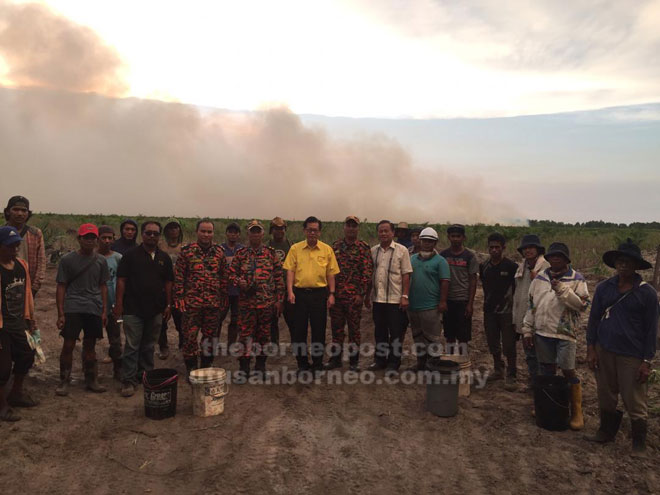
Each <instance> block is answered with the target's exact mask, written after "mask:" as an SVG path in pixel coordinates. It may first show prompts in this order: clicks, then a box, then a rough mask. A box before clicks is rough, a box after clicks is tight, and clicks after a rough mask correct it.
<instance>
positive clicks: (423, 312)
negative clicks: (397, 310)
mask: <svg viewBox="0 0 660 495" xmlns="http://www.w3.org/2000/svg"><path fill="white" fill-rule="evenodd" d="M419 240H420V243H421V244H420V251H419V252H418V253H416V254H413V255H412V256H411V257H410V263H411V264H412V268H413V272H412V276H411V279H410V306H408V315H409V317H410V328H411V329H412V335H413V339H414V340H415V354H416V355H417V366H414V367H413V368H412V369H411V370H412V371H424V370H425V369H426V361H427V358H428V351H429V346H430V345H432V344H437V343H439V342H440V341H441V339H442V320H441V318H442V314H443V313H444V312H445V311H447V294H448V293H449V280H450V278H451V275H450V272H449V264H448V263H447V260H446V259H444V258H443V257H442V256H440V255H439V254H438V253H437V252H436V251H435V246H436V244H437V243H438V233H437V232H436V231H435V229H432V228H431V227H426V228H425V229H423V230H422V231H421V232H420V234H419Z"/></svg>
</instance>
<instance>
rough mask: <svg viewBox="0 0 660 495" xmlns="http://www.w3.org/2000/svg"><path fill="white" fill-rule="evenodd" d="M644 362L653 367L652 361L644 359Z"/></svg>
mask: <svg viewBox="0 0 660 495" xmlns="http://www.w3.org/2000/svg"><path fill="white" fill-rule="evenodd" d="M642 362H643V363H646V364H648V365H649V366H651V360H650V359H642Z"/></svg>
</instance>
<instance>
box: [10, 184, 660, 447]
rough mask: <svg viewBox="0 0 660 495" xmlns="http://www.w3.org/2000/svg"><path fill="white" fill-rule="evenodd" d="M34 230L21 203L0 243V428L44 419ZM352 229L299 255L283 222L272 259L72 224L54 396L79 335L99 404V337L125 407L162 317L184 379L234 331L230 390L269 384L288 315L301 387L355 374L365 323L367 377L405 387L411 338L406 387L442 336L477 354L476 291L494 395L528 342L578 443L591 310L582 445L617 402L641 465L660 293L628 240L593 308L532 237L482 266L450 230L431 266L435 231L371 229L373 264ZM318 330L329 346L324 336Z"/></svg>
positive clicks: (560, 261) (250, 251)
mask: <svg viewBox="0 0 660 495" xmlns="http://www.w3.org/2000/svg"><path fill="white" fill-rule="evenodd" d="M30 215H31V212H30V210H29V202H28V200H27V199H26V198H24V197H22V196H15V197H13V198H11V199H10V200H9V203H8V205H7V208H6V209H5V218H6V219H7V223H8V224H7V226H4V227H2V228H0V274H1V275H2V299H1V302H0V304H1V306H2V319H0V346H1V347H0V418H1V419H2V420H6V421H14V420H17V419H19V417H18V415H17V414H16V413H15V412H14V410H13V409H12V408H11V407H33V406H35V405H37V401H35V400H34V399H32V398H31V397H30V396H29V394H27V393H26V392H25V391H24V390H23V387H22V384H23V379H24V377H25V375H26V374H27V372H28V370H29V368H30V366H31V365H32V360H33V359H34V358H33V351H32V350H31V349H30V347H29V342H28V337H27V336H28V335H29V333H30V331H31V330H32V329H34V328H35V323H34V296H36V294H37V292H38V290H39V287H40V286H41V284H42V283H43V279H44V274H45V251H44V247H43V236H42V235H41V232H40V231H39V230H38V229H36V228H34V227H30V226H28V225H27V221H28V219H29V217H30ZM360 223H361V222H360V219H359V218H358V217H356V216H348V217H346V219H345V221H344V227H343V228H344V236H343V238H342V239H339V240H337V241H335V242H334V243H333V244H332V245H328V244H325V243H324V242H322V241H321V240H320V237H321V232H322V228H323V224H322V222H321V220H319V219H318V218H316V217H313V216H312V217H308V218H307V219H306V220H305V221H304V222H303V232H304V235H305V239H304V240H302V241H300V242H297V243H293V244H292V243H290V242H289V241H288V239H287V238H286V227H287V225H286V222H285V221H284V220H283V219H281V218H280V217H276V218H274V219H273V220H272V221H271V223H270V229H269V233H270V235H271V239H270V240H269V242H268V243H265V242H264V236H265V228H264V226H263V225H262V224H261V222H259V221H258V220H253V221H251V222H249V223H248V225H247V244H246V245H242V244H241V243H240V233H241V228H240V226H239V225H238V224H236V223H231V224H230V225H228V226H227V228H226V232H225V233H226V237H227V239H226V242H225V243H222V244H217V243H216V242H215V241H214V236H215V225H214V223H213V222H212V221H211V220H209V219H202V220H200V221H199V222H197V225H196V229H195V230H196V237H197V238H196V241H195V242H192V243H190V244H186V245H183V243H182V240H183V235H182V234H183V231H182V228H181V225H180V224H179V223H178V222H177V221H175V220H172V221H170V222H168V223H167V224H166V225H165V227H164V228H163V227H162V226H161V224H160V223H159V222H156V221H146V222H144V223H142V224H141V225H139V226H138V224H137V223H136V222H134V221H132V220H126V221H124V222H122V224H121V226H120V237H119V238H117V239H116V238H115V232H114V229H113V228H112V227H110V226H107V225H104V226H100V227H97V226H95V225H93V224H83V225H81V226H80V227H79V229H78V243H79V249H78V250H76V251H73V252H71V253H68V254H67V255H65V256H64V257H63V258H62V259H61V261H60V263H59V266H58V271H57V277H56V281H57V292H56V303H57V311H58V319H57V327H58V329H59V330H60V335H61V336H62V338H63V346H62V351H61V354H60V383H59V385H58V387H57V388H56V394H57V395H62V396H65V395H67V394H68V393H69V387H70V381H71V368H72V361H73V351H74V349H75V346H76V342H77V341H78V340H79V338H80V335H81V333H82V334H83V340H82V361H83V370H84V375H85V386H86V388H87V389H88V390H90V391H92V392H97V393H101V392H104V391H105V390H106V389H105V387H104V386H102V385H101V384H100V383H99V381H98V364H97V358H96V351H95V346H96V341H97V340H98V339H100V338H102V337H103V328H105V329H106V332H107V335H108V340H109V344H110V349H109V356H108V359H109V361H111V362H112V363H113V368H114V373H113V374H114V377H115V378H116V379H117V380H119V381H120V382H121V384H122V385H121V395H122V396H125V397H130V396H132V395H133V394H134V393H135V390H136V386H137V385H138V384H139V382H140V380H141V376H142V373H143V372H144V371H147V370H151V369H152V368H153V367H154V354H155V347H156V345H157V344H158V346H159V353H158V355H159V357H160V358H162V359H164V358H166V357H167V356H168V354H169V345H168V342H167V322H168V320H169V319H170V317H171V318H172V319H173V320H174V323H175V326H176V329H177V331H178V333H179V348H180V349H181V351H182V354H183V358H184V362H185V366H186V370H187V372H188V373H190V372H191V371H192V370H194V369H196V368H199V367H210V366H211V365H212V364H213V361H214V358H215V356H216V355H217V353H218V349H221V348H222V347H219V345H218V343H219V341H220V330H221V327H222V323H223V321H224V320H225V319H226V317H227V316H228V315H229V314H231V316H230V322H229V325H228V336H227V345H228V346H229V349H232V348H234V349H236V354H237V356H238V360H239V371H238V372H237V373H236V374H235V379H236V381H238V382H239V383H240V382H241V381H242V382H245V381H247V379H248V377H250V376H252V375H256V376H260V377H262V378H265V376H266V375H265V374H266V360H267V353H266V352H265V351H266V348H267V347H268V346H269V345H270V344H271V343H274V344H278V343H279V317H280V316H281V315H284V319H285V321H286V324H287V326H288V328H289V330H290V333H291V343H292V348H293V354H294V356H295V358H296V362H297V365H298V371H299V373H309V372H311V373H320V372H322V371H323V370H333V369H337V368H341V367H342V366H343V362H344V357H345V354H347V357H348V363H349V370H351V371H353V372H358V371H360V367H359V361H360V347H361V335H360V319H361V315H362V307H363V306H365V307H367V308H368V309H370V310H371V312H372V316H373V321H374V327H375V331H374V333H375V344H376V346H375V353H374V360H373V363H371V364H370V366H369V367H368V369H369V370H371V371H378V370H385V373H397V372H398V370H399V368H400V365H401V357H402V343H403V340H404V338H405V333H406V329H407V328H408V326H410V328H411V330H412V337H413V340H414V344H415V345H414V349H415V354H416V358H417V361H416V364H415V365H414V366H413V367H412V368H411V371H414V372H417V371H424V370H425V369H426V364H427V359H428V358H429V356H431V355H433V346H434V345H436V344H440V343H441V342H442V340H443V333H444V341H445V342H446V343H447V344H448V345H450V346H451V345H452V344H457V345H458V346H459V347H460V345H464V346H467V344H468V343H469V342H470V340H471V339H472V316H473V312H474V300H475V294H476V290H477V285H478V281H479V280H481V283H482V286H483V291H484V330H485V334H486V338H487V342H488V348H489V351H490V352H491V354H492V356H493V367H494V369H493V372H492V373H491V375H490V380H498V379H504V385H505V388H506V389H507V390H516V389H517V388H518V384H517V381H516V375H517V364H516V354H517V352H516V347H517V341H518V340H520V336H522V341H523V349H524V353H525V359H526V362H527V367H528V371H529V379H530V385H531V384H533V380H534V377H535V376H536V375H538V374H543V375H553V374H555V373H556V369H557V367H559V368H561V370H562V373H563V374H564V375H565V376H566V378H567V379H568V381H569V383H570V384H571V397H572V400H571V421H570V426H571V428H573V429H576V430H577V429H581V428H582V427H583V425H584V420H583V416H582V411H581V401H582V399H581V395H582V392H581V385H580V380H579V377H578V375H577V373H576V370H575V368H576V367H575V359H576V343H577V339H578V338H579V336H580V329H581V317H582V315H583V314H584V313H585V312H586V311H587V310H588V309H589V308H590V307H591V313H590V316H589V324H588V330H587V343H588V352H589V354H588V363H589V366H590V367H591V368H592V369H594V370H595V371H596V377H597V380H598V398H599V406H600V410H601V426H600V429H599V430H598V432H597V433H596V435H595V436H593V437H591V439H592V440H595V441H599V442H604V441H610V440H612V439H613V438H614V435H615V434H616V432H617V430H618V429H619V425H620V422H621V416H622V413H621V412H620V411H618V410H617V409H616V407H617V398H618V395H619V394H620V395H621V396H622V398H623V402H624V405H625V407H626V409H627V410H628V413H629V415H630V416H631V419H632V433H633V447H634V449H635V450H636V451H643V449H644V446H645V438H646V428H647V427H646V418H647V406H646V402H647V399H646V397H647V389H646V387H647V385H646V381H647V378H648V375H649V373H650V360H651V359H652V358H653V357H654V355H655V348H656V338H657V324H658V301H657V293H656V291H655V290H654V289H653V288H652V287H651V286H650V285H648V284H646V283H645V282H643V281H642V278H641V276H640V275H638V274H637V273H636V270H643V269H647V268H649V267H650V264H648V263H647V262H646V261H644V259H643V258H642V256H641V253H640V250H639V248H638V247H637V246H636V245H634V244H633V243H632V242H630V241H629V242H627V243H625V244H623V245H621V246H619V249H617V250H614V251H608V252H607V253H605V254H604V256H603V260H604V262H605V264H607V265H608V266H611V267H613V268H615V269H616V271H617V275H615V276H614V277H612V278H611V279H608V280H606V281H605V282H603V283H602V284H600V285H599V286H598V288H597V290H596V293H595V296H594V299H593V302H592V301H591V299H590V296H589V291H588V289H587V284H586V281H585V279H584V277H583V276H582V275H581V274H580V273H578V272H577V271H575V270H574V269H573V268H572V267H571V260H570V253H569V249H568V247H567V246H566V245H565V244H563V243H561V242H555V243H552V244H551V245H550V247H549V249H548V250H547V251H546V250H545V248H544V246H543V245H542V244H541V241H540V239H539V238H538V236H536V235H533V234H529V235H526V236H524V237H523V239H522V242H521V244H520V246H519V247H518V251H519V253H520V254H521V255H522V257H523V261H522V263H520V264H517V263H515V262H513V261H512V260H510V259H509V258H507V257H506V256H505V249H506V239H505V238H504V236H502V235H501V234H499V233H493V234H491V235H490V236H489V237H488V246H487V247H488V253H489V256H488V258H487V259H486V260H485V261H484V262H482V263H479V262H478V258H477V255H476V254H475V253H474V252H473V251H471V250H469V249H467V248H466V247H465V241H466V233H465V228H464V227H463V226H462V225H458V224H455V225H451V226H450V227H449V228H448V229H447V239H448V242H449V247H448V248H447V249H445V250H443V251H440V252H439V251H438V250H437V249H436V248H437V244H438V241H439V236H438V233H437V232H436V231H435V230H434V229H433V228H431V227H426V228H423V229H417V230H414V229H409V228H408V226H407V225H406V224H403V223H400V224H399V225H397V226H395V225H394V224H393V223H392V222H390V221H388V220H382V221H380V222H379V223H378V225H377V235H378V240H379V243H378V244H377V245H375V246H373V247H370V246H369V245H367V244H366V243H364V242H363V241H361V240H359V238H358V237H359V229H360ZM138 230H139V231H140V235H141V238H142V242H141V243H140V244H138V243H137V234H138ZM395 237H396V241H395ZM328 313H329V316H330V324H331V330H332V343H331V344H330V346H326V337H325V336H326V324H327V319H328ZM121 327H123V330H124V343H123V349H122V339H121V332H120V328H121ZM310 329H311V345H308V331H309V330H310ZM26 330H27V332H26ZM346 330H348V331H347V332H346ZM200 334H201V340H200V339H199V335H200ZM346 334H348V335H346ZM347 337H348V345H347V346H345V345H344V343H345V342H346V338H347ZM502 353H503V354H504V358H505V359H506V362H505V361H504V359H503V357H502ZM326 355H328V356H329V359H328V361H327V362H326V363H324V362H323V360H324V356H326ZM253 356H255V361H254V363H255V365H254V370H253V371H252V373H251V371H250V368H251V363H252V357H253ZM12 363H14V382H13V386H12V389H11V391H10V392H9V394H7V395H6V397H5V395H4V392H3V391H2V389H3V388H4V385H5V384H6V383H7V382H8V380H9V377H10V371H11V368H12Z"/></svg>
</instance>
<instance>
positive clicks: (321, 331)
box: [293, 287, 328, 368]
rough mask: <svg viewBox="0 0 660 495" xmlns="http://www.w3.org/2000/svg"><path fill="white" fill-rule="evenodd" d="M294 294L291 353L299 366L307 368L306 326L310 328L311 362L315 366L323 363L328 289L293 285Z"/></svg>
mask: <svg viewBox="0 0 660 495" xmlns="http://www.w3.org/2000/svg"><path fill="white" fill-rule="evenodd" d="M293 293H294V294H295V296H296V304H295V306H294V317H293V321H294V334H295V335H294V341H293V355H294V356H295V357H296V361H298V367H299V368H307V367H308V366H309V361H308V359H307V328H308V324H309V326H310V327H311V329H312V349H311V352H310V354H311V356H312V364H313V366H315V367H320V366H322V365H323V353H324V350H325V327H326V322H327V318H328V306H327V302H328V290H327V288H325V287H321V288H317V289H300V288H297V287H294V289H293Z"/></svg>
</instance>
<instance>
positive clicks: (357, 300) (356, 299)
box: [353, 294, 364, 308]
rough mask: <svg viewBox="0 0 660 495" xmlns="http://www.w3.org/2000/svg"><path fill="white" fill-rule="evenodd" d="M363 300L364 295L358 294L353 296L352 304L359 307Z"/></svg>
mask: <svg viewBox="0 0 660 495" xmlns="http://www.w3.org/2000/svg"><path fill="white" fill-rule="evenodd" d="M363 302H364V296H361V295H360V294H357V295H356V296H353V306H355V307H356V308H359V307H361V306H362V303H363Z"/></svg>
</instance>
